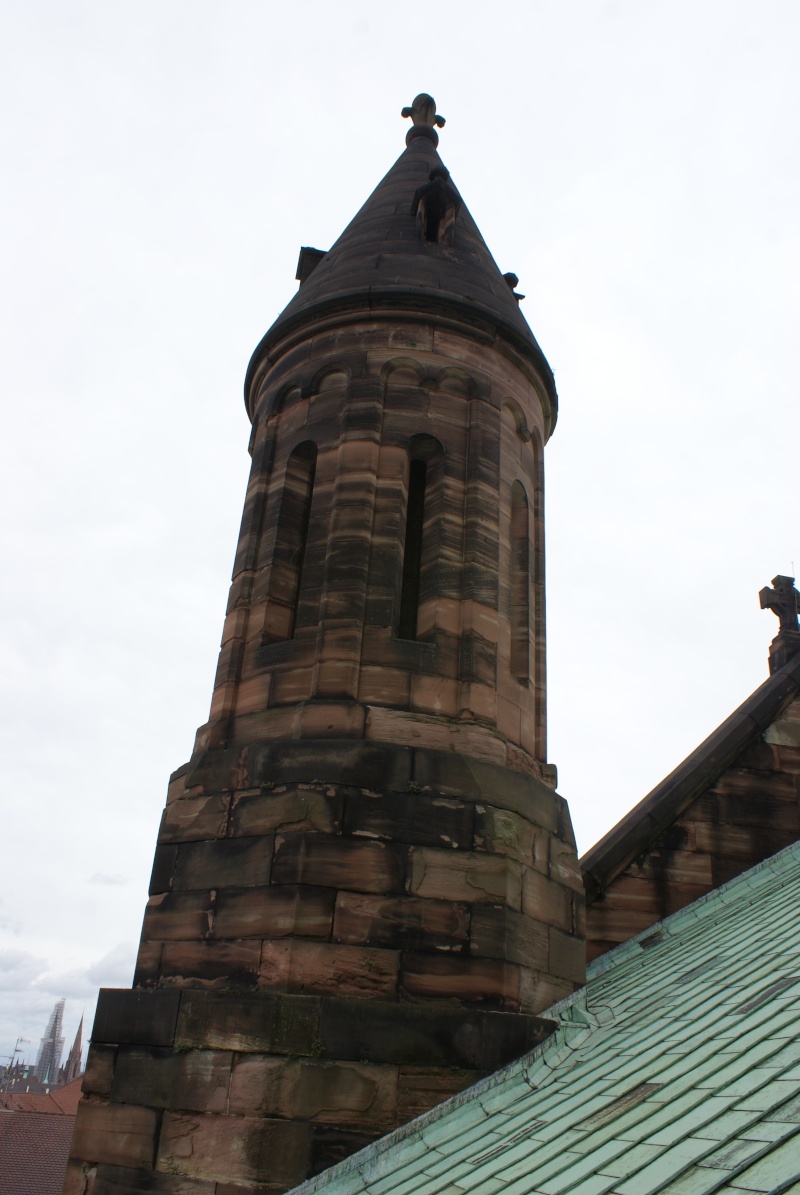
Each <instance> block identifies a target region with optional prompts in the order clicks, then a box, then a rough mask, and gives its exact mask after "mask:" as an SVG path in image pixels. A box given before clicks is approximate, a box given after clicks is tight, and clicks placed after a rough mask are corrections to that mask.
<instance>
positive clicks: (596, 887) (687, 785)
mask: <svg viewBox="0 0 800 1195" xmlns="http://www.w3.org/2000/svg"><path fill="white" fill-rule="evenodd" d="M798 694H800V656H795V657H794V658H792V659H790V660H788V661H787V663H786V664H784V665H783V667H782V668H779V669H778V671H777V672H774V673H773V674H772V675H771V676H768V677H767V678H766V680H765V681H763V683H762V684H760V685H759V686H758V688H757V689H755V690H754V691H753V692H752V693H751V694H750V695H749V696H748V697H746V698H745V699H744V701H743V702H742V703H741V705H739V706H738V707H737V708H736V709H735V710H734V711H733V713H732V714H729V716H728V717H727V718H726V719H725V721H724V722H722V723H721V724H720V725H719V726H718V727H717V728H716V729H715V730H713V731H712V732H711V734H709V735H708V736H707V737H706V738H705V739H703V741H702V742H701V743H700V744H699V745H698V746H697V747H695V749H694V750H693V751H692V752H691V753H690V754H689V755H687V756H686V758H685V759H683V760H681V762H680V763H679V764H678V765H677V767H675V768H673V770H672V771H671V772H670V773H669V774H668V775H667V776H665V777H664V779H663V780H660V781H659V782H658V784H657V785H656V786H655V788H652V789H651V790H650V792H649V793H647V795H646V796H644V797H642V799H641V800H640V801H639V802H638V803H637V804H636V805H634V806H633V808H632V809H630V810H629V811H628V813H626V814H625V815H624V816H623V817H622V818H620V820H619V821H618V822H617V823H616V825H614V826H612V827H611V829H610V830H608V831H607V832H606V833H605V834H604V835H603V837H602V838H601V839H600V840H599V841H598V842H596V843H595V844H594V845H593V846H591V847H590V848H589V850H588V851H586V852H585V853H584V854H583V855H582V856H581V858H580V860H579V863H580V867H581V871H582V873H583V879H584V886H585V888H586V895H587V900H588V902H589V903H591V902H592V900H593V898H594V897H596V896H597V895H598V893H600V892H602V891H604V889H605V888H607V887H608V885H609V884H610V883H611V882H612V881H613V880H615V879H616V878H617V876H618V875H620V874H621V872H623V871H624V870H625V868H626V867H627V866H628V865H629V863H630V862H631V861H632V860H633V859H635V858H636V856H637V855H639V854H641V852H642V850H643V849H645V848H646V847H648V846H650V845H651V843H652V842H653V841H654V840H655V839H656V838H657V837H658V835H659V834H660V833H661V832H662V831H663V830H664V829H666V828H667V826H669V825H670V824H671V823H672V821H673V820H674V818H675V817H677V816H678V815H679V814H680V813H682V812H683V810H684V809H686V808H688V806H689V805H690V804H691V802H692V801H693V800H694V799H695V797H697V796H699V795H700V793H701V792H703V791H705V789H707V788H708V787H709V785H710V784H711V783H712V782H713V781H714V780H716V779H717V778H718V777H719V776H720V775H721V773H722V772H724V771H725V769H726V768H728V767H730V766H731V764H732V763H733V762H734V760H735V759H736V757H737V756H738V755H739V754H740V753H741V752H742V751H743V750H744V749H745V747H747V746H749V745H750V743H751V742H753V741H754V740H755V739H756V737H757V736H758V735H759V734H763V732H764V731H765V730H766V728H767V727H768V726H769V725H770V724H771V723H772V722H773V721H774V720H775V718H776V717H778V716H779V715H780V713H781V712H782V711H783V710H784V709H785V708H786V706H787V705H788V704H789V703H790V702H791V701H792V700H794V698H795V697H797V696H798Z"/></svg>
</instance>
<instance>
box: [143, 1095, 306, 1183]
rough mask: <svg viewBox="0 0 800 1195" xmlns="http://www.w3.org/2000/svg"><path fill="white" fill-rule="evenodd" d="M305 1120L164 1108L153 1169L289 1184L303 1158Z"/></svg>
mask: <svg viewBox="0 0 800 1195" xmlns="http://www.w3.org/2000/svg"><path fill="white" fill-rule="evenodd" d="M308 1153H309V1132H308V1126H307V1125H305V1124H301V1123H293V1122H292V1121H287V1120H267V1119H264V1118H262V1117H244V1116H213V1115H210V1114H209V1115H205V1114H203V1113H195V1114H191V1113H182V1112H165V1113H164V1119H163V1123H162V1128H161V1137H160V1140H159V1146H158V1157H157V1160H156V1169H157V1170H160V1171H162V1172H167V1173H170V1172H171V1173H177V1174H184V1175H186V1176H188V1177H190V1178H201V1179H205V1180H214V1181H216V1182H229V1183H230V1182H233V1183H235V1182H239V1183H242V1184H246V1183H251V1184H252V1183H272V1184H274V1185H277V1186H283V1187H284V1188H287V1187H291V1186H295V1185H296V1184H297V1183H298V1182H299V1181H300V1179H301V1177H302V1176H304V1175H305V1173H306V1169H307V1164H308Z"/></svg>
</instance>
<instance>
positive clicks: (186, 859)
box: [172, 835, 272, 891]
mask: <svg viewBox="0 0 800 1195" xmlns="http://www.w3.org/2000/svg"><path fill="white" fill-rule="evenodd" d="M271 864H272V838H271V837H270V836H268V835H267V836H264V837H258V838H227V839H222V840H218V841H216V842H189V843H186V844H185V845H182V846H179V847H178V854H177V859H176V861H175V871H174V875H173V879H172V888H173V889H175V890H176V891H177V890H180V889H191V888H202V889H206V888H252V887H256V886H257V885H260V884H268V883H269V876H270V866H271Z"/></svg>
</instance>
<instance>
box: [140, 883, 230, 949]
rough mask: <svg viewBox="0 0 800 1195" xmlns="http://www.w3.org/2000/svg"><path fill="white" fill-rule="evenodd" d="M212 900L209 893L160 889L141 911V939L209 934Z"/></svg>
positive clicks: (172, 938)
mask: <svg viewBox="0 0 800 1195" xmlns="http://www.w3.org/2000/svg"><path fill="white" fill-rule="evenodd" d="M214 906H215V900H214V897H213V896H212V894H211V892H210V891H208V892H161V893H159V894H158V895H157V896H151V897H150V899H149V900H148V902H147V907H146V908H145V911H144V925H143V927H142V941H144V942H165V941H182V940H185V939H192V940H194V941H197V940H202V939H203V938H206V937H208V935H209V934H210V933H211V927H212V925H213V921H214Z"/></svg>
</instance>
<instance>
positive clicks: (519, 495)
mask: <svg viewBox="0 0 800 1195" xmlns="http://www.w3.org/2000/svg"><path fill="white" fill-rule="evenodd" d="M510 590H511V672H512V674H513V675H514V676H515V677H516V678H517V680H518V681H521V682H523V683H524V684H527V683H528V679H529V676H530V533H529V528H528V499H527V496H526V494H525V490H524V488H523V486H522V483H521V482H519V481H515V482H514V484H513V485H512V487H511V577H510Z"/></svg>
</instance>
